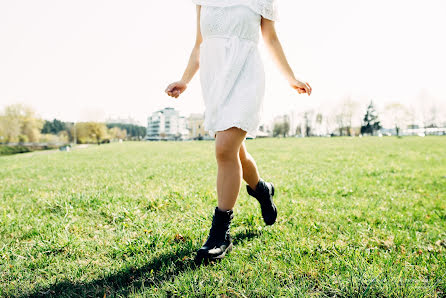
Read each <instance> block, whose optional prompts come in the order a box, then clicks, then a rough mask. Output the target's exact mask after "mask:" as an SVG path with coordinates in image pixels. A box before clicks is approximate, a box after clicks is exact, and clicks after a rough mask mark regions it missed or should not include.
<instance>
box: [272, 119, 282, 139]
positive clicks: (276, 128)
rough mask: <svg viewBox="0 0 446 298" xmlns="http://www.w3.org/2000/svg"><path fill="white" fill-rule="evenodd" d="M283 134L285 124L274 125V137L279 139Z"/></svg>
mask: <svg viewBox="0 0 446 298" xmlns="http://www.w3.org/2000/svg"><path fill="white" fill-rule="evenodd" d="M282 134H283V122H279V123H274V128H273V137H277V136H280V135H282Z"/></svg>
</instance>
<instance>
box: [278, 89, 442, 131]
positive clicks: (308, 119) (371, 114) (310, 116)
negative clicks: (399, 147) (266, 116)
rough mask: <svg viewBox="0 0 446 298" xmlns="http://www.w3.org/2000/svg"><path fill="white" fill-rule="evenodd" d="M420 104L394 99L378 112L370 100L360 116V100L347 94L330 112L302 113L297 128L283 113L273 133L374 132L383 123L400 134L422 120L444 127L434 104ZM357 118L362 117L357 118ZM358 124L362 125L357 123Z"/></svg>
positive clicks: (425, 122)
mask: <svg viewBox="0 0 446 298" xmlns="http://www.w3.org/2000/svg"><path fill="white" fill-rule="evenodd" d="M420 103H421V106H422V107H421V108H418V109H413V108H412V109H411V108H409V107H407V106H405V105H403V104H400V103H398V102H392V103H389V104H387V105H386V106H385V107H384V110H383V111H382V112H381V115H378V112H377V109H376V106H375V104H374V102H373V101H371V102H370V103H369V104H368V106H367V108H366V111H365V113H364V114H363V116H362V117H360V111H359V103H358V102H357V101H354V100H352V99H351V98H350V97H347V98H344V100H342V101H341V102H340V103H339V104H338V105H336V106H335V107H334V108H333V109H332V110H330V112H329V114H322V113H320V112H315V111H314V110H308V111H305V112H303V113H301V114H300V115H299V116H298V120H297V121H294V123H293V124H294V125H295V126H294V127H291V124H292V123H291V121H290V115H283V116H282V117H281V119H279V120H276V121H275V123H274V126H273V136H274V137H278V136H282V137H286V136H288V135H301V136H306V137H309V136H323V135H331V136H336V135H337V136H352V135H375V134H377V132H379V131H380V130H381V129H382V128H383V126H384V125H385V127H386V128H389V129H392V130H393V131H394V133H395V135H397V136H399V135H400V134H401V131H402V129H404V128H406V127H407V128H414V127H415V128H416V127H418V126H417V123H420V126H422V127H424V128H435V127H439V126H441V125H442V121H443V122H444V120H442V118H441V116H440V115H439V112H438V110H437V107H436V106H435V104H429V103H427V102H426V103H424V102H421V101H420ZM358 111H359V113H358ZM355 119H358V120H359V119H360V120H359V121H354V120H355ZM383 119H384V124H383ZM417 119H418V120H417ZM294 120H295V119H294ZM355 122H356V124H355ZM357 123H360V125H359V126H358V125H357ZM443 125H446V123H445V124H443Z"/></svg>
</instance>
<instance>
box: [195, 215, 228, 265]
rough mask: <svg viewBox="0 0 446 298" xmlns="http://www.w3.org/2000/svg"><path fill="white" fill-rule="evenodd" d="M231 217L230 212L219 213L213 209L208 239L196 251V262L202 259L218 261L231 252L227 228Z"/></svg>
mask: <svg viewBox="0 0 446 298" xmlns="http://www.w3.org/2000/svg"><path fill="white" fill-rule="evenodd" d="M233 217H234V214H233V211H232V210H227V211H221V210H220V209H218V207H215V211H214V216H213V218H212V227H211V229H210V231H209V236H208V239H207V240H206V242H205V243H204V244H203V246H202V247H201V248H200V249H199V250H198V251H197V256H196V257H195V261H196V262H201V261H202V260H203V259H208V260H218V259H221V258H223V257H224V256H225V255H226V253H227V252H229V251H231V249H232V238H231V235H230V234H229V226H230V224H231V220H232V218H233Z"/></svg>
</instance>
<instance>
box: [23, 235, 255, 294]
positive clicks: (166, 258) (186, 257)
mask: <svg viewBox="0 0 446 298" xmlns="http://www.w3.org/2000/svg"><path fill="white" fill-rule="evenodd" d="M259 235H260V232H258V231H252V230H244V231H241V232H239V233H237V234H235V235H234V236H233V239H234V240H233V242H234V245H237V244H241V243H243V242H244V241H246V240H250V239H252V238H254V237H257V236H259ZM197 249H198V248H191V247H188V248H184V247H183V248H177V249H175V250H174V251H171V252H167V253H164V254H162V255H160V256H158V257H156V258H154V259H152V261H150V262H149V263H147V264H145V265H144V266H142V267H140V268H124V269H122V270H120V271H118V272H115V273H112V274H110V275H108V276H105V277H103V278H99V279H95V280H92V281H90V282H86V283H82V282H76V281H69V280H65V281H60V282H58V283H56V284H54V285H51V286H50V287H47V288H44V289H38V290H36V291H35V292H33V293H29V294H25V295H22V296H21V297H48V296H58V297H59V296H65V297H79V296H80V297H98V296H101V297H104V295H106V296H110V295H111V296H127V295H129V294H131V293H132V292H133V291H135V289H138V288H141V287H151V286H154V285H161V284H162V283H164V282H168V281H173V280H174V279H175V277H176V276H177V275H179V274H180V273H182V272H184V271H186V270H189V269H192V270H193V269H196V268H198V267H199V266H200V265H196V264H195V262H194V260H193V257H194V256H193V255H194V254H195V252H196V250H197ZM228 257H229V255H228ZM201 266H206V265H205V264H203V265H201Z"/></svg>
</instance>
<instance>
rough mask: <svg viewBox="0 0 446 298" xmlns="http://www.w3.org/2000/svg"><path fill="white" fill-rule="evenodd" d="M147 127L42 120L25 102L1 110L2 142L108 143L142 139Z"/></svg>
mask: <svg viewBox="0 0 446 298" xmlns="http://www.w3.org/2000/svg"><path fill="white" fill-rule="evenodd" d="M145 135H146V128H145V127H143V126H138V125H133V124H121V123H109V124H105V123H100V122H78V123H73V122H64V121H61V120H58V119H53V120H51V121H49V120H43V119H41V118H39V117H38V116H37V114H36V113H35V111H34V110H33V109H32V108H30V107H28V106H25V105H22V104H14V105H9V106H6V107H5V108H4V110H3V111H2V112H1V113H0V143H4V144H7V143H65V144H66V143H69V142H75V143H77V144H86V143H97V144H100V143H106V142H111V141H113V140H142V139H143V138H144V137H145Z"/></svg>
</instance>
